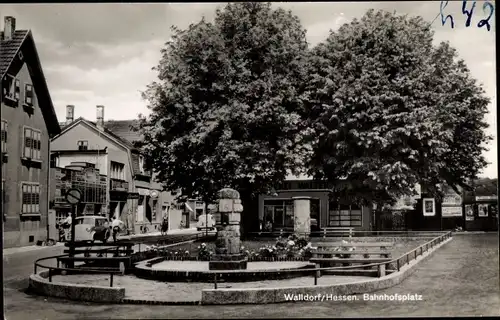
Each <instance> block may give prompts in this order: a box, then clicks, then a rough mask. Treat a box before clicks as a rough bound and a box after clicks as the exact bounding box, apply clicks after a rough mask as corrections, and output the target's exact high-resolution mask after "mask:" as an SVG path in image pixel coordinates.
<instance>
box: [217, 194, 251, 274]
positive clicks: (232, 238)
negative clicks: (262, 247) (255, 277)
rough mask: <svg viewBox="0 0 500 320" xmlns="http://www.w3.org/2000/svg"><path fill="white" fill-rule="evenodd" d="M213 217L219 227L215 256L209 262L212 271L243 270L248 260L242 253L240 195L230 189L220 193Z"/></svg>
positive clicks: (241, 207) (241, 208)
mask: <svg viewBox="0 0 500 320" xmlns="http://www.w3.org/2000/svg"><path fill="white" fill-rule="evenodd" d="M218 198H219V199H218V203H217V206H216V208H215V212H214V213H213V216H214V218H215V221H216V226H217V240H216V241H215V255H214V257H213V258H212V259H211V261H210V262H209V265H208V267H209V269H210V270H243V269H246V268H247V262H248V259H247V258H246V256H245V255H244V254H241V253H240V248H241V241H240V221H241V212H243V206H242V205H241V200H240V194H239V192H238V191H236V190H234V189H230V188H224V189H221V190H220V191H219V194H218Z"/></svg>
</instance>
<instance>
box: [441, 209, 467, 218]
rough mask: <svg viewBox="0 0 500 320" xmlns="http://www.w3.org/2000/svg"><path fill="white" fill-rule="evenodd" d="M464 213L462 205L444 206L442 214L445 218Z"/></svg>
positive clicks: (459, 215)
mask: <svg viewBox="0 0 500 320" xmlns="http://www.w3.org/2000/svg"><path fill="white" fill-rule="evenodd" d="M462 213H463V210H462V206H442V207H441V215H442V217H443V218H450V217H461V216H462Z"/></svg>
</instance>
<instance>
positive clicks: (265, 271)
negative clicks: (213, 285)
mask: <svg viewBox="0 0 500 320" xmlns="http://www.w3.org/2000/svg"><path fill="white" fill-rule="evenodd" d="M151 260H153V259H151ZM310 268H314V264H311V263H309V262H303V261H281V262H264V261H262V262H247V268H246V269H245V270H228V271H225V270H224V271H222V270H221V271H218V270H210V266H209V262H208V261H170V260H167V261H158V262H153V261H151V262H148V261H143V262H140V263H138V264H137V265H136V266H135V268H134V274H135V275H136V276H137V277H139V278H143V279H149V280H158V281H169V282H192V281H197V282H213V281H214V280H215V277H217V281H218V282H223V281H233V282H246V281H261V280H279V279H290V278H296V277H303V276H313V271H310V270H308V271H306V270H303V269H310Z"/></svg>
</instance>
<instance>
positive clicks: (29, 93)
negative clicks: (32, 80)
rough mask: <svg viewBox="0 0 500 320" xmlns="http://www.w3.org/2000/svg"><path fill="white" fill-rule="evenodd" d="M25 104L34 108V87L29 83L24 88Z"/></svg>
mask: <svg viewBox="0 0 500 320" xmlns="http://www.w3.org/2000/svg"><path fill="white" fill-rule="evenodd" d="M24 89H25V90H24V103H25V104H27V105H29V106H32V105H33V85H31V84H29V83H27V84H26V85H25V87H24Z"/></svg>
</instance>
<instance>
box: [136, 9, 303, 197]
mask: <svg viewBox="0 0 500 320" xmlns="http://www.w3.org/2000/svg"><path fill="white" fill-rule="evenodd" d="M173 31H174V35H173V36H172V40H171V41H170V42H168V43H167V44H166V48H164V49H163V50H162V55H163V56H162V59H161V61H160V63H159V65H158V66H157V67H156V70H157V71H158V74H159V81H157V82H154V83H153V84H151V85H150V86H149V88H148V90H147V91H146V92H145V93H144V97H145V98H146V100H147V101H148V102H149V108H150V110H151V115H150V116H148V117H147V118H143V119H142V123H141V128H142V131H143V133H144V136H145V140H144V147H145V150H146V151H147V152H148V153H149V154H150V156H151V159H152V166H153V167H154V169H155V171H157V174H158V179H159V180H160V181H162V182H163V183H164V184H165V186H166V188H167V189H170V190H174V189H178V188H181V189H182V190H183V192H184V194H186V195H190V196H194V195H198V196H200V197H202V198H203V199H205V200H209V199H212V198H213V197H214V195H215V192H217V191H218V190H219V189H221V188H223V187H227V186H230V187H232V188H236V189H237V190H239V191H242V190H251V192H252V193H258V192H268V191H269V190H270V189H271V188H272V186H273V185H274V183H275V182H276V181H282V180H283V179H284V178H285V176H286V174H287V170H295V168H296V167H298V166H301V165H302V163H301V159H302V158H303V157H301V155H302V154H303V153H304V152H303V149H304V148H303V145H302V144H300V143H299V142H300V140H301V139H299V137H300V132H301V126H300V119H301V117H300V116H299V110H300V108H301V106H302V103H301V101H300V96H299V90H298V88H300V86H301V80H302V79H303V78H304V77H305V67H304V66H305V64H304V61H305V57H306V54H307V41H306V38H305V30H304V29H303V28H302V26H301V24H300V21H299V19H298V18H297V17H296V16H294V15H293V14H292V13H291V12H286V11H284V10H282V9H277V10H273V9H272V8H271V4H270V3H234V4H228V5H227V6H225V8H224V9H222V10H217V12H216V17H215V21H214V22H213V23H209V22H206V21H205V20H204V19H203V20H202V21H200V22H199V23H196V24H192V25H191V26H189V28H188V29H187V30H179V29H176V28H174V30H173Z"/></svg>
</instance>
